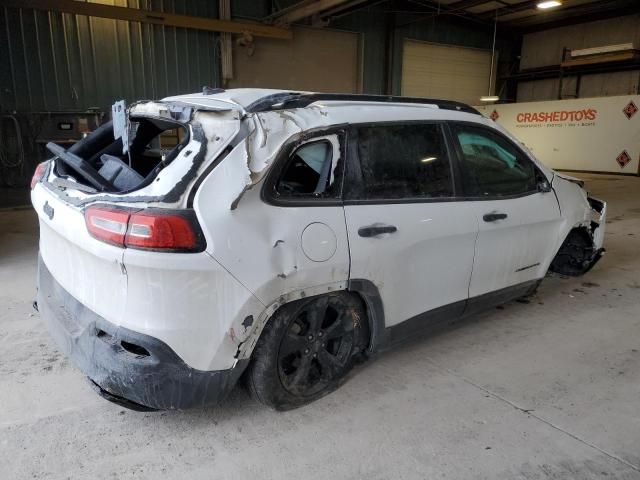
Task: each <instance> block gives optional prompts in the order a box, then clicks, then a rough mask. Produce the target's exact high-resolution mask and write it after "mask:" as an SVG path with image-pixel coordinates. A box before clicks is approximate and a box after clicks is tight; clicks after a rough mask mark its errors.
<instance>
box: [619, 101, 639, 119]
mask: <svg viewBox="0 0 640 480" xmlns="http://www.w3.org/2000/svg"><path fill="white" fill-rule="evenodd" d="M622 113H624V114H625V115H626V117H627V118H628V119H629V120H631V117H633V116H634V115H635V114H636V113H638V107H636V104H635V103H633V101H629V103H627V105H626V106H625V107H624V108H623V109H622Z"/></svg>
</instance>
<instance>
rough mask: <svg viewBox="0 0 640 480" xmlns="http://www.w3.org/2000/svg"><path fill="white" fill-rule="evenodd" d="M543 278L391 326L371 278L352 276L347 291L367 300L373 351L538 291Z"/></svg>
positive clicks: (448, 306) (442, 307)
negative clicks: (353, 277)
mask: <svg viewBox="0 0 640 480" xmlns="http://www.w3.org/2000/svg"><path fill="white" fill-rule="evenodd" d="M541 281H542V279H536V280H530V281H527V282H523V283H520V284H518V285H512V286H510V287H506V288H503V289H500V290H496V291H493V292H489V293H485V294H483V295H479V296H477V297H473V298H469V299H465V300H460V301H457V302H453V303H450V304H448V305H443V306H441V307H437V308H434V309H432V310H429V311H427V312H423V313H420V314H418V315H416V316H414V317H411V318H409V319H407V320H404V321H402V322H400V323H397V324H395V325H391V326H389V327H387V326H386V319H385V314H384V306H383V302H382V297H381V295H380V291H379V290H378V288H377V287H376V285H375V284H374V283H373V282H371V281H370V280H365V279H361V278H356V279H350V280H349V283H348V286H347V290H349V291H353V292H356V293H358V294H359V295H360V296H361V297H362V298H363V300H364V302H365V305H366V307H367V315H368V316H369V327H370V329H371V342H370V345H369V350H370V352H372V353H377V352H381V351H386V350H388V349H390V348H391V347H393V346H395V345H396V344H398V343H401V342H403V341H406V340H409V339H411V338H415V337H416V336H418V335H423V334H428V333H430V332H433V331H435V330H438V329H440V328H442V327H446V326H447V325H451V324H454V323H456V322H457V321H459V320H462V319H464V318H466V317H468V316H471V315H474V314H476V313H480V312H482V311H485V310H488V309H490V308H493V307H496V306H498V305H501V304H504V303H507V302H509V301H511V300H515V299H517V298H520V297H524V296H527V295H530V294H532V293H533V292H535V290H536V288H537V287H538V285H539V284H540V282H541Z"/></svg>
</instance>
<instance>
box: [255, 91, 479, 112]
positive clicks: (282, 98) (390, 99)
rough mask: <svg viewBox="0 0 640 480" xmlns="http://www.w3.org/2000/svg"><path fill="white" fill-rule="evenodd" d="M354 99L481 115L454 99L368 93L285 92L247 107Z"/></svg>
mask: <svg viewBox="0 0 640 480" xmlns="http://www.w3.org/2000/svg"><path fill="white" fill-rule="evenodd" d="M322 100H325V101H354V102H380V103H415V104H423V105H437V106H438V108H440V109H442V110H455V111H458V112H465V113H473V114H475V115H481V114H480V112H478V110H476V109H475V108H473V107H471V106H469V105H467V104H466V103H461V102H455V101H452V100H440V99H434V98H418V97H401V96H395V95H367V94H352V93H302V92H283V93H276V94H274V95H268V96H266V97H263V98H261V99H259V100H257V101H255V102H253V103H252V104H250V105H248V106H247V107H246V108H245V111H246V112H247V113H256V112H267V111H273V110H284V109H289V108H304V107H307V106H309V105H311V104H312V103H315V102H319V101H322Z"/></svg>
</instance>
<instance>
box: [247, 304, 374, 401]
mask: <svg viewBox="0 0 640 480" xmlns="http://www.w3.org/2000/svg"><path fill="white" fill-rule="evenodd" d="M368 338H369V329H368V324H367V319H366V312H365V310H364V307H363V305H362V302H361V301H360V299H359V298H358V297H356V296H354V295H352V294H349V293H347V292H335V293H330V294H327V295H322V296H318V297H313V298H309V299H305V300H298V301H296V302H292V303H290V304H287V305H285V306H283V307H282V308H281V309H280V310H278V311H277V312H276V313H275V314H274V316H273V317H272V318H271V320H270V321H269V323H268V324H267V325H266V326H265V328H264V330H263V332H262V336H261V337H260V340H259V341H258V345H257V346H256V349H255V350H254V352H253V360H252V362H251V364H250V366H249V368H248V370H247V384H248V386H249V391H250V392H251V394H252V396H253V397H254V398H255V399H257V400H258V401H260V402H261V403H264V404H265V405H268V406H270V407H273V408H276V409H278V410H288V409H291V408H296V407H299V406H301V405H304V404H306V403H309V402H312V401H313V400H316V399H318V398H320V397H322V396H324V395H326V394H327V393H330V392H331V391H333V390H335V389H336V388H337V387H338V386H339V385H340V384H341V382H342V380H343V379H344V377H345V375H346V374H347V372H349V370H351V368H352V367H353V364H354V361H355V358H356V357H357V356H358V355H359V354H360V353H362V352H363V351H364V350H365V349H366V347H367V342H368Z"/></svg>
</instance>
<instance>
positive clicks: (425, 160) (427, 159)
mask: <svg viewBox="0 0 640 480" xmlns="http://www.w3.org/2000/svg"><path fill="white" fill-rule="evenodd" d="M436 158H437V157H427V158H423V159H422V160H420V161H421V162H422V163H429V162H433V161H434V160H436Z"/></svg>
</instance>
